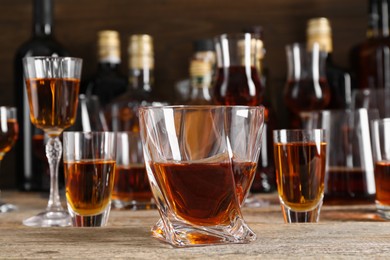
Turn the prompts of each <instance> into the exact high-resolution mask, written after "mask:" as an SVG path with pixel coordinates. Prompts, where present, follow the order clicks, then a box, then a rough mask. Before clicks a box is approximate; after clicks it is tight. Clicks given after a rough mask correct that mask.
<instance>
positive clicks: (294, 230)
mask: <svg viewBox="0 0 390 260" xmlns="http://www.w3.org/2000/svg"><path fill="white" fill-rule="evenodd" d="M5 195H6V197H7V199H8V200H9V201H11V202H13V203H16V204H17V205H19V211H17V212H12V213H7V214H1V215H0V223H1V225H0V232H1V236H0V258H2V259H14V258H28V259H39V258H60V259H74V258H76V259H91V258H92V259H96V258H99V259H111V258H120V259H122V258H126V259H188V258H191V259H207V258H209V259H254V258H255V259H259V258H261V259H263V258H265V259H275V258H276V259H280V258H283V259H285V258H286V259H296V258H299V259H313V258H315V259H323V258H325V259H334V258H336V259H351V258H352V259H356V258H359V259H375V258H379V259H385V258H389V257H390V222H384V221H381V220H380V219H378V218H377V217H375V216H376V215H375V211H374V207H373V205H368V206H344V207H326V206H325V207H324V208H323V212H322V213H321V221H320V223H318V224H289V225H288V224H284V223H283V219H282V215H281V210H280V207H279V205H277V204H275V203H277V200H276V195H274V194H272V195H261V196H258V198H259V199H265V200H270V199H271V200H272V204H271V205H270V206H268V207H264V208H257V209H249V208H245V209H244V211H243V215H244V218H245V219H246V221H247V223H248V224H249V226H250V227H251V228H252V229H253V230H254V231H255V232H256V234H257V240H256V241H254V242H252V243H249V244H238V245H237V244H235V245H219V246H208V247H198V248H182V249H176V248H172V247H171V246H169V245H168V244H165V243H161V242H159V241H157V240H155V239H153V238H151V234H150V231H149V230H150V227H151V226H152V225H153V224H154V223H155V222H156V221H157V219H158V213H157V211H156V210H151V211H118V210H112V211H111V215H110V219H109V224H108V226H107V227H104V228H28V227H24V226H22V225H21V221H22V220H23V219H24V218H26V217H29V216H31V215H32V214H35V213H37V212H38V211H39V210H40V209H42V208H43V206H44V204H45V202H46V198H43V197H41V196H38V195H37V194H33V195H32V194H28V195H27V194H24V193H6V194H5Z"/></svg>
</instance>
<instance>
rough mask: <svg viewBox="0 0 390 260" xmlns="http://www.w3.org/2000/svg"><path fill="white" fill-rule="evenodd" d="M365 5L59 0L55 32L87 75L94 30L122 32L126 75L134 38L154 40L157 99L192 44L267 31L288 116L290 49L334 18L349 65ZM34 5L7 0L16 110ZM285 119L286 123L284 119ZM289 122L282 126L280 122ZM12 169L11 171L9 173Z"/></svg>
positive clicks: (7, 59) (0, 26)
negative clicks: (17, 67)
mask: <svg viewBox="0 0 390 260" xmlns="http://www.w3.org/2000/svg"><path fill="white" fill-rule="evenodd" d="M366 2H367V1H365V0H360V1H354V0H344V1H340V0H294V1H291V0H277V1H274V0H262V1H259V0H240V1H234V0H213V1H211V0H186V1H183V0H143V1H129V0H110V1H108V0H82V1H80V0H55V30H54V31H55V35H56V38H57V39H58V40H59V41H60V42H61V43H62V44H63V45H64V46H65V47H66V48H67V49H68V50H69V51H70V53H71V54H72V55H73V56H78V57H82V58H83V59H84V67H83V76H84V77H88V76H89V75H91V74H92V73H93V72H94V70H95V68H96V54H95V53H96V48H95V42H96V33H97V31H98V30H100V29H115V30H118V31H119V32H120V34H121V40H122V59H123V64H122V70H123V71H124V72H126V71H127V67H126V66H127V61H126V60H127V52H126V45H127V43H128V37H129V35H131V34H134V33H149V34H151V35H153V37H154V40H155V56H156V85H155V88H156V90H157V91H156V93H157V94H156V95H157V96H159V97H160V98H162V99H166V100H170V101H174V100H175V99H177V97H176V96H175V94H174V91H173V86H174V84H175V82H176V81H178V80H180V79H183V78H186V77H188V61H189V57H190V55H191V53H192V41H193V40H195V39H199V38H205V37H213V36H215V35H218V34H221V33H225V32H238V31H241V30H242V29H243V28H245V27H248V26H252V25H263V26H264V28H265V46H266V48H267V54H266V63H267V66H268V67H269V69H270V76H271V79H270V88H271V89H272V91H271V92H272V96H271V97H269V98H272V101H273V102H274V104H273V106H274V107H275V109H276V111H277V113H278V114H280V113H282V112H283V111H281V110H283V104H281V103H280V96H281V93H282V92H281V90H282V88H283V85H284V80H285V77H286V58H285V51H284V46H285V45H286V44H288V43H292V42H296V41H304V40H305V27H306V21H307V20H308V19H309V18H312V17H316V16H325V17H328V18H329V19H330V20H331V22H332V26H333V36H334V37H333V38H334V46H335V48H334V55H333V56H334V60H335V62H336V63H339V64H341V65H344V66H347V65H348V60H347V53H348V50H349V49H350V48H351V47H352V46H353V45H354V44H356V43H358V42H360V41H361V40H363V39H364V37H365V30H366V23H367V15H366V9H367V3H366ZM31 17H32V6H31V1H30V0H1V8H0V72H1V73H0V93H1V94H0V104H2V105H13V104H14V101H13V100H14V99H13V93H14V91H13V78H12V73H13V71H12V68H13V65H12V64H13V56H14V54H15V52H16V50H17V48H18V47H19V46H20V44H21V43H22V42H24V41H26V40H27V39H28V38H29V37H30V34H31V28H32V25H31ZM278 120H280V119H278ZM280 124H281V125H283V122H280ZM13 165H14V157H13V153H12V152H11V153H10V154H9V155H7V157H6V158H5V160H4V164H3V165H2V169H1V170H2V171H1V172H2V174H0V185H1V187H15V184H14V182H15V178H14V175H15V174H14V167H13ZM4 172H6V173H4Z"/></svg>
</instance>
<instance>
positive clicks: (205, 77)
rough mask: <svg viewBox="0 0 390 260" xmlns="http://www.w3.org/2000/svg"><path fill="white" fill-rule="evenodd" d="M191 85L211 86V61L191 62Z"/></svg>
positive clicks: (199, 86)
mask: <svg viewBox="0 0 390 260" xmlns="http://www.w3.org/2000/svg"><path fill="white" fill-rule="evenodd" d="M190 76H191V86H192V87H193V88H210V87H211V76H212V67H211V63H210V61H205V60H196V59H194V60H191V62H190Z"/></svg>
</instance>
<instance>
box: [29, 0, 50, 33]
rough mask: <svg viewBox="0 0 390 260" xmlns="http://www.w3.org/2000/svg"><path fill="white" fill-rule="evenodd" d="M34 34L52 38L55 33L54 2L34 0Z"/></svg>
mask: <svg viewBox="0 0 390 260" xmlns="http://www.w3.org/2000/svg"><path fill="white" fill-rule="evenodd" d="M33 8H34V13H33V33H34V35H35V36H50V35H51V34H52V31H53V3H52V0H34V7H33Z"/></svg>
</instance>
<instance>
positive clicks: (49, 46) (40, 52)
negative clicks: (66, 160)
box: [14, 0, 68, 191]
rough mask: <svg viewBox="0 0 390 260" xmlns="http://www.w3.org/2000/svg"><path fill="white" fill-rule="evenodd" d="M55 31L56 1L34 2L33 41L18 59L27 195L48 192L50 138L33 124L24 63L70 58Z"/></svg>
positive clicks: (20, 169) (19, 152) (19, 166)
mask: <svg viewBox="0 0 390 260" xmlns="http://www.w3.org/2000/svg"><path fill="white" fill-rule="evenodd" d="M53 27H54V26H53V1H52V0H34V1H33V33H32V37H31V39H29V40H28V41H26V42H25V43H23V44H22V45H21V46H20V47H19V49H18V50H17V52H16V55H15V59H14V84H15V104H16V106H17V108H18V116H17V118H18V119H17V120H18V123H19V127H20V131H19V136H18V142H17V143H16V160H15V162H16V172H17V187H18V189H20V190H24V191H48V190H49V187H50V174H49V165H48V163H47V158H46V155H45V149H44V147H45V141H46V139H47V138H46V137H45V135H44V133H43V131H42V130H40V129H38V128H36V127H35V126H34V125H32V123H31V121H30V109H29V105H28V99H27V92H26V86H25V84H26V83H25V79H24V76H23V63H22V59H23V58H24V57H31V56H67V55H68V52H67V51H66V50H65V49H64V48H63V47H62V46H61V44H60V43H58V42H57V40H56V39H55V37H54V35H53V29H54V28H53ZM59 178H60V186H63V184H64V181H63V174H61V173H60V175H59Z"/></svg>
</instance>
